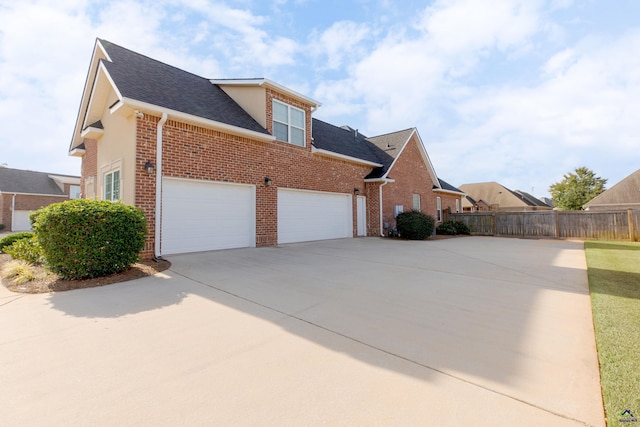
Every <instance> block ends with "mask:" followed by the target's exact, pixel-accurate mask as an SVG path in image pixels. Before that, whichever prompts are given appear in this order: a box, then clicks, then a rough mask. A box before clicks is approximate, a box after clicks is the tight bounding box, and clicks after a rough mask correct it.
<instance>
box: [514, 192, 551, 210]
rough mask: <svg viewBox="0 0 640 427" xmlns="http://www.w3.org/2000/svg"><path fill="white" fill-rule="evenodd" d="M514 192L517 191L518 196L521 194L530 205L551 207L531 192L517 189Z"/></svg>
mask: <svg viewBox="0 0 640 427" xmlns="http://www.w3.org/2000/svg"><path fill="white" fill-rule="evenodd" d="M514 193H516V195H517V196H519V197H520V198H521V199H522V200H524V201H525V202H527V203H528V204H529V205H530V206H542V207H549V208H550V207H551V206H549V205H548V204H546V203H545V202H543V201H542V200H540V199H538V198H537V197H534V196H532V195H531V194H529V193H526V192H524V191H520V190H515V192H514Z"/></svg>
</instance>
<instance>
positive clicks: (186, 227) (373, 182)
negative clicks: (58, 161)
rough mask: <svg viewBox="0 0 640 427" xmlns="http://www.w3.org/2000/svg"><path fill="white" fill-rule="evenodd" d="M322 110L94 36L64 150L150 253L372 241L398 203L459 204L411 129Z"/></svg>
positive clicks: (91, 192) (270, 85) (85, 183)
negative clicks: (133, 211) (127, 209)
mask: <svg viewBox="0 0 640 427" xmlns="http://www.w3.org/2000/svg"><path fill="white" fill-rule="evenodd" d="M318 107H320V103H319V102H317V101H315V100H313V99H311V98H309V97H307V96H305V95H303V94H300V93H298V92H295V91H293V90H291V89H288V88H286V87H284V86H281V85H279V84H277V83H275V82H273V81H270V80H268V79H228V80H226V79H223V80H210V79H206V78H203V77H199V76H196V75H193V74H191V73H188V72H186V71H183V70H180V69H178V68H175V67H172V66H169V65H167V64H164V63H161V62H158V61H156V60H153V59H151V58H148V57H146V56H143V55H140V54H138V53H135V52H132V51H130V50H128V49H125V48H122V47H120V46H117V45H114V44H112V43H110V42H108V41H105V40H100V39H98V40H97V41H96V45H95V48H94V53H93V56H92V59H91V65H90V68H89V74H88V76H87V81H86V83H85V87H84V93H83V96H82V101H81V105H80V109H79V115H78V119H77V122H76V126H75V130H74V136H73V139H72V141H71V145H70V149H69V153H70V155H74V156H80V157H82V179H81V188H82V189H81V192H82V197H86V198H98V199H107V200H121V201H123V202H125V203H128V204H132V205H135V206H138V207H140V208H141V209H142V210H143V211H144V213H145V215H146V217H147V221H148V227H149V237H148V240H147V243H146V245H145V249H144V251H143V254H142V255H143V257H146V258H150V257H153V256H156V257H158V256H161V255H168V254H173V253H184V252H194V251H204V250H215V249H224V248H236V247H254V246H268V245H276V244H279V243H291V242H300V241H310V240H321V239H333V238H345V237H356V236H380V235H385V227H386V229H389V228H392V227H393V225H394V224H393V222H394V221H393V218H394V209H395V210H396V211H398V210H401V209H410V208H412V207H418V208H419V209H421V210H422V211H424V212H426V213H429V214H431V215H433V216H434V217H436V216H437V215H438V214H439V212H441V211H442V209H446V208H451V209H452V210H454V211H455V210H460V209H461V208H460V204H461V201H462V196H463V193H462V192H460V190H458V189H456V188H454V187H452V186H450V185H448V184H446V183H445V182H444V181H442V180H440V179H438V177H437V176H436V173H435V170H434V168H433V166H432V165H431V162H430V161H429V158H428V155H427V153H426V151H425V149H424V145H423V144H422V141H421V140H420V137H419V135H418V132H417V130H415V129H410V130H407V131H402V132H397V133H394V134H390V135H385V136H379V137H371V138H367V137H366V136H364V135H362V134H361V133H359V132H358V131H357V130H354V129H351V128H349V127H337V126H334V125H331V124H329V123H326V122H323V121H321V120H318V119H315V118H313V117H312V115H313V112H314V111H315V110H316V109H317V108H318ZM392 136H393V138H392ZM385 144H388V145H391V144H393V147H394V150H395V151H390V150H387V149H385V148H384V147H386V145H385ZM400 207H401V208H400Z"/></svg>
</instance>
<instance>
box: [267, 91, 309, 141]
mask: <svg viewBox="0 0 640 427" xmlns="http://www.w3.org/2000/svg"><path fill="white" fill-rule="evenodd" d="M304 125H305V119H304V110H301V109H299V108H296V107H292V106H291V105H287V104H285V103H283V102H280V101H276V100H275V99H274V100H273V134H274V136H275V137H276V139H277V140H278V141H284V142H288V143H290V144H293V145H299V146H300V147H304V145H305V144H304V134H305V129H304Z"/></svg>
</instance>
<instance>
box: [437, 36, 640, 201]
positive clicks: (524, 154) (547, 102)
mask: <svg viewBox="0 0 640 427" xmlns="http://www.w3.org/2000/svg"><path fill="white" fill-rule="evenodd" d="M638 49H640V32H638V31H635V32H631V33H629V34H626V35H624V36H623V37H620V38H618V39H615V40H600V43H595V42H594V40H593V39H590V40H589V42H587V43H579V44H578V45H576V46H575V47H573V48H568V49H565V50H562V51H560V52H558V53H557V54H556V55H554V56H552V57H551V58H550V59H549V60H548V61H547V62H546V63H545V64H544V65H543V66H542V67H541V77H542V80H541V81H540V83H539V84H537V85H534V86H529V87H518V86H509V85H502V86H496V87H487V88H484V89H483V90H477V91H476V92H475V93H473V94H472V95H470V96H469V97H468V98H467V99H466V100H463V101H462V102H461V103H460V104H459V109H458V114H459V117H460V118H461V119H462V120H463V122H462V123H461V125H460V126H458V127H457V129H456V130H454V131H451V132H447V133H445V134H444V135H443V144H442V147H439V149H442V150H444V149H445V146H446V147H447V148H446V149H447V150H453V152H456V153H460V155H459V156H456V158H454V159H452V158H450V159H446V160H445V161H446V162H447V163H448V165H449V167H451V166H453V163H454V162H455V163H462V164H464V165H465V167H468V166H469V165H471V168H474V167H477V166H478V165H485V166H484V169H483V168H482V167H479V168H477V170H476V171H473V174H474V175H475V176H480V175H482V174H485V175H484V176H486V177H487V178H485V179H480V180H491V175H493V176H509V175H510V174H511V173H513V170H512V169H513V168H514V167H517V165H518V164H519V162H521V164H522V166H521V167H524V168H530V169H531V170H532V171H535V172H534V173H529V174H528V175H529V179H530V181H531V184H533V186H535V187H536V188H538V189H539V191H541V192H546V190H547V188H548V186H549V185H550V184H551V183H553V182H555V181H556V180H557V179H556V178H554V177H557V176H561V175H562V173H566V172H569V171H570V170H572V169H573V168H575V167H577V166H582V165H586V166H588V167H591V168H594V169H595V170H596V171H597V170H598V167H605V166H607V167H610V165H611V164H613V163H617V164H618V168H619V169H620V170H621V172H620V173H621V174H622V176H614V178H612V179H613V181H612V183H614V182H615V181H617V180H618V179H620V178H622V177H623V176H624V175H625V174H628V173H630V172H632V171H633V170H635V169H637V159H638V154H637V147H638V146H639V142H640V141H639V137H638V120H637V115H636V114H635V112H637V111H639V110H640V72H638V70H640V58H638V57H637V56H636V55H630V54H629V52H637V51H638ZM505 154H506V155H505ZM634 159H635V160H634ZM634 164H635V165H636V166H634ZM488 165H490V166H488ZM634 168H635V169H634ZM467 172H470V171H467ZM519 175H520V177H521V179H522V178H524V177H525V176H527V173H525V171H522V173H520V174H519ZM523 184H525V185H527V183H522V182H521V183H520V184H516V185H521V186H522V185H523Z"/></svg>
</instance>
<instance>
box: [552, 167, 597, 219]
mask: <svg viewBox="0 0 640 427" xmlns="http://www.w3.org/2000/svg"><path fill="white" fill-rule="evenodd" d="M606 183H607V180H606V178H600V177H599V176H596V174H595V172H594V171H592V170H591V169H589V168H587V167H584V166H583V167H579V168H576V170H575V173H573V172H571V173H569V174H565V175H564V178H563V180H562V181H560V182H556V183H555V184H552V185H551V186H550V187H549V192H550V193H551V198H552V199H553V204H554V205H555V206H556V207H557V208H558V209H562V210H570V211H577V210H581V209H582V206H583V205H584V204H585V203H587V202H588V201H589V200H591V199H593V198H594V197H596V196H597V195H598V194H600V193H602V192H603V191H604V190H605V188H604V185H605V184H606Z"/></svg>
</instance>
